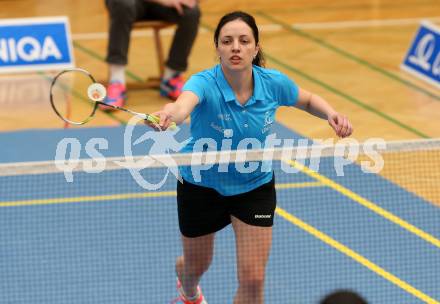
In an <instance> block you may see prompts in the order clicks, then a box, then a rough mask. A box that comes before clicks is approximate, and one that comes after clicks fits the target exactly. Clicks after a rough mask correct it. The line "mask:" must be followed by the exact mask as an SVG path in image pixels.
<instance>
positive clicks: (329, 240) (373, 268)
mask: <svg viewBox="0 0 440 304" xmlns="http://www.w3.org/2000/svg"><path fill="white" fill-rule="evenodd" d="M275 212H276V213H277V214H278V215H279V216H281V217H282V218H284V219H285V220H286V221H288V222H290V223H292V224H293V225H295V226H297V227H299V228H301V229H302V230H305V231H306V232H308V233H309V234H311V235H313V236H314V237H316V238H317V239H319V240H321V241H323V242H324V243H326V244H328V245H330V246H331V247H333V248H335V249H336V250H338V251H340V252H342V253H343V254H345V255H347V256H349V257H350V258H352V259H353V260H355V261H356V262H358V263H360V264H362V265H363V266H365V267H367V268H368V269H370V270H371V271H373V272H375V273H376V274H378V275H379V276H381V277H383V278H384V279H386V280H388V281H390V282H391V283H393V284H395V285H397V286H398V287H400V288H402V289H403V290H405V291H407V292H408V293H410V294H412V295H413V296H415V297H416V298H419V299H420V300H422V301H424V302H425V303H429V304H440V302H438V301H437V300H435V299H433V298H431V297H430V296H428V295H426V294H424V293H423V292H421V291H420V290H418V289H416V288H414V287H413V286H411V285H410V284H408V283H406V282H405V281H403V280H401V279H399V278H398V277H396V276H395V275H393V274H391V273H389V272H388V271H386V270H385V269H383V268H382V267H380V266H378V265H376V264H374V263H373V262H371V261H370V260H368V259H367V258H365V257H363V256H362V255H360V254H359V253H357V252H355V251H354V250H352V249H350V248H348V247H347V246H345V245H343V244H341V243H339V242H338V241H336V240H335V239H333V238H331V237H330V236H328V235H327V234H325V233H323V232H321V231H319V230H318V229H316V228H315V227H313V226H311V225H309V224H307V223H305V222H303V221H302V220H300V219H299V218H297V217H295V216H294V215H292V214H290V213H288V212H287V211H285V210H283V209H281V208H280V207H277V209H276V210H275Z"/></svg>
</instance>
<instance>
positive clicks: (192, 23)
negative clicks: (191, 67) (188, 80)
mask: <svg viewBox="0 0 440 304" xmlns="http://www.w3.org/2000/svg"><path fill="white" fill-rule="evenodd" d="M200 15H201V14H200V9H199V7H198V6H197V5H196V6H194V7H192V8H189V7H185V8H184V13H183V15H179V14H178V12H177V11H176V9H174V8H170V7H164V6H161V5H158V4H154V3H151V4H148V5H147V7H146V14H145V15H144V18H146V19H151V20H164V21H169V22H174V23H176V24H177V29H176V32H175V34H174V37H173V41H172V43H171V48H170V51H169V55H168V59H167V61H166V66H167V67H168V68H170V69H173V70H175V71H179V72H183V71H185V70H186V69H187V67H188V57H189V54H190V52H191V49H192V46H193V44H194V41H195V39H196V36H197V32H198V28H199V20H200Z"/></svg>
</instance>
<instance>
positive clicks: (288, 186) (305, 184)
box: [275, 182, 324, 189]
mask: <svg viewBox="0 0 440 304" xmlns="http://www.w3.org/2000/svg"><path fill="white" fill-rule="evenodd" d="M323 186H324V185H323V184H322V183H321V182H302V183H282V184H281V183H280V184H275V188H277V189H293V188H309V187H323Z"/></svg>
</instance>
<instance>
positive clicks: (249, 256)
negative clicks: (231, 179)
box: [230, 175, 276, 304]
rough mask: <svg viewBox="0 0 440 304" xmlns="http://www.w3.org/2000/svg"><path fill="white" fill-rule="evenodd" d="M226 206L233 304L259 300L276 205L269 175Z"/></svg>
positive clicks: (262, 295)
mask: <svg viewBox="0 0 440 304" xmlns="http://www.w3.org/2000/svg"><path fill="white" fill-rule="evenodd" d="M230 208H231V211H230V214H231V221H232V227H233V229H234V233H235V243H236V250H237V274H238V283H239V286H238V290H237V293H236V295H235V298H234V304H248V303H252V304H262V303H263V301H264V278H265V269H266V263H267V260H268V257H269V252H270V247H271V244H272V226H273V222H274V215H275V208H276V191H275V178H274V177H273V175H272V180H271V181H269V182H268V183H265V184H263V185H261V186H259V187H258V188H256V189H254V190H252V191H249V192H246V193H243V194H239V195H237V196H234V197H233V199H232V200H231V202H230Z"/></svg>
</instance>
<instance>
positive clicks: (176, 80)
mask: <svg viewBox="0 0 440 304" xmlns="http://www.w3.org/2000/svg"><path fill="white" fill-rule="evenodd" d="M183 84H184V80H183V77H182V74H181V73H175V74H174V75H173V77H171V78H169V79H166V80H165V79H163V78H162V79H161V82H160V95H162V96H163V97H167V98H169V99H171V100H176V99H177V97H179V95H180V94H181V93H182V88H183Z"/></svg>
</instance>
